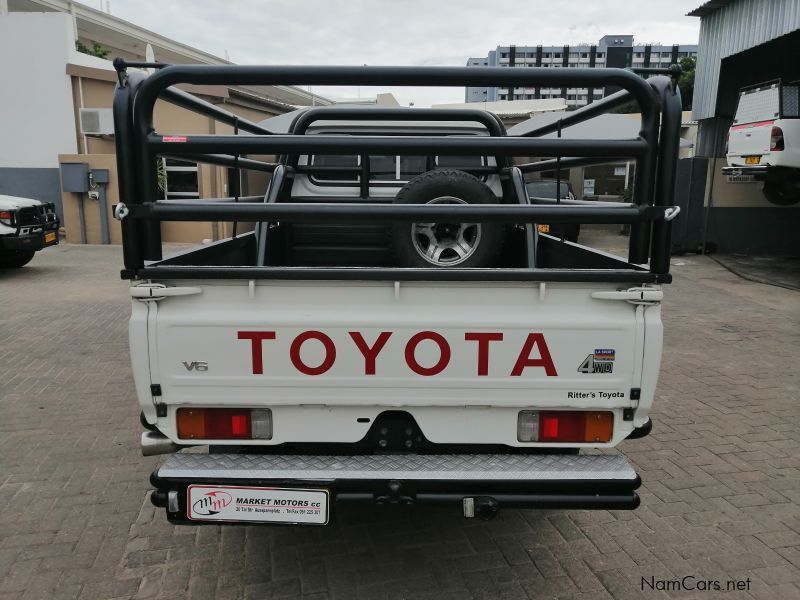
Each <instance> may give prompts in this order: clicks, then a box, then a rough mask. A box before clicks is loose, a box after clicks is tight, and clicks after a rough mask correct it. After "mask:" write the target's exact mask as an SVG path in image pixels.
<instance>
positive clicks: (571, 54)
mask: <svg viewBox="0 0 800 600" xmlns="http://www.w3.org/2000/svg"><path fill="white" fill-rule="evenodd" d="M569 57H570V58H579V57H580V53H579V52H570V53H569Z"/></svg>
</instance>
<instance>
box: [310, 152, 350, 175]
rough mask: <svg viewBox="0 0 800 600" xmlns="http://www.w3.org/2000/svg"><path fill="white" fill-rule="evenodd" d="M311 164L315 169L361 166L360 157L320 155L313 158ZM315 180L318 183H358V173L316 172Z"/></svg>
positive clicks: (344, 171) (342, 171) (343, 171)
mask: <svg viewBox="0 0 800 600" xmlns="http://www.w3.org/2000/svg"><path fill="white" fill-rule="evenodd" d="M311 164H312V165H314V166H315V167H358V166H359V165H360V164H361V157H360V156H340V155H328V154H319V155H317V156H312V157H311ZM313 177H314V179H315V180H317V181H350V182H355V181H358V172H357V171H346V170H341V171H328V172H320V171H318V172H316V173H315V174H314V176H313Z"/></svg>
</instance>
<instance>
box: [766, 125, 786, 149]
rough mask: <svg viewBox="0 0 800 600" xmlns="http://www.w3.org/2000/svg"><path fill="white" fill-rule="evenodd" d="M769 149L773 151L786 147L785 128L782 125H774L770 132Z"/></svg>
mask: <svg viewBox="0 0 800 600" xmlns="http://www.w3.org/2000/svg"><path fill="white" fill-rule="evenodd" d="M769 149H770V151H771V152H779V151H781V150H783V149H784V141H783V130H782V129H781V128H780V127H773V128H772V132H771V133H770V134H769Z"/></svg>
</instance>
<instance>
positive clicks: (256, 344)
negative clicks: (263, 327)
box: [238, 331, 275, 375]
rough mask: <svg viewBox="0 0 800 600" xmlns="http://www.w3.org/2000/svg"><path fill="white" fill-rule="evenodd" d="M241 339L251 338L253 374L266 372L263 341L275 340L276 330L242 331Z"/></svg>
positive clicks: (239, 334)
mask: <svg viewBox="0 0 800 600" xmlns="http://www.w3.org/2000/svg"><path fill="white" fill-rule="evenodd" d="M238 337H239V339H240V340H250V351H251V352H252V361H253V375H261V374H262V373H264V357H263V353H262V350H261V348H262V342H263V341H264V340H274V339H275V332H274V331H240V332H238Z"/></svg>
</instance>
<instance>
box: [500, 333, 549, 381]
mask: <svg viewBox="0 0 800 600" xmlns="http://www.w3.org/2000/svg"><path fill="white" fill-rule="evenodd" d="M536 346H538V347H539V358H534V357H532V356H531V352H533V349H534V347H536ZM528 367H542V368H543V369H544V372H545V373H547V376H548V377H558V373H556V366H555V365H554V364H553V358H552V357H551V356H550V350H549V349H548V347H547V342H545V341H544V335H542V334H541V333H529V334H528V339H526V340H525V343H524V344H523V346H522V350H520V353H519V356H518V357H517V362H516V364H515V365H514V368H513V369H512V371H511V376H512V377H519V376H520V375H522V371H523V370H525V369H526V368H528Z"/></svg>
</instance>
